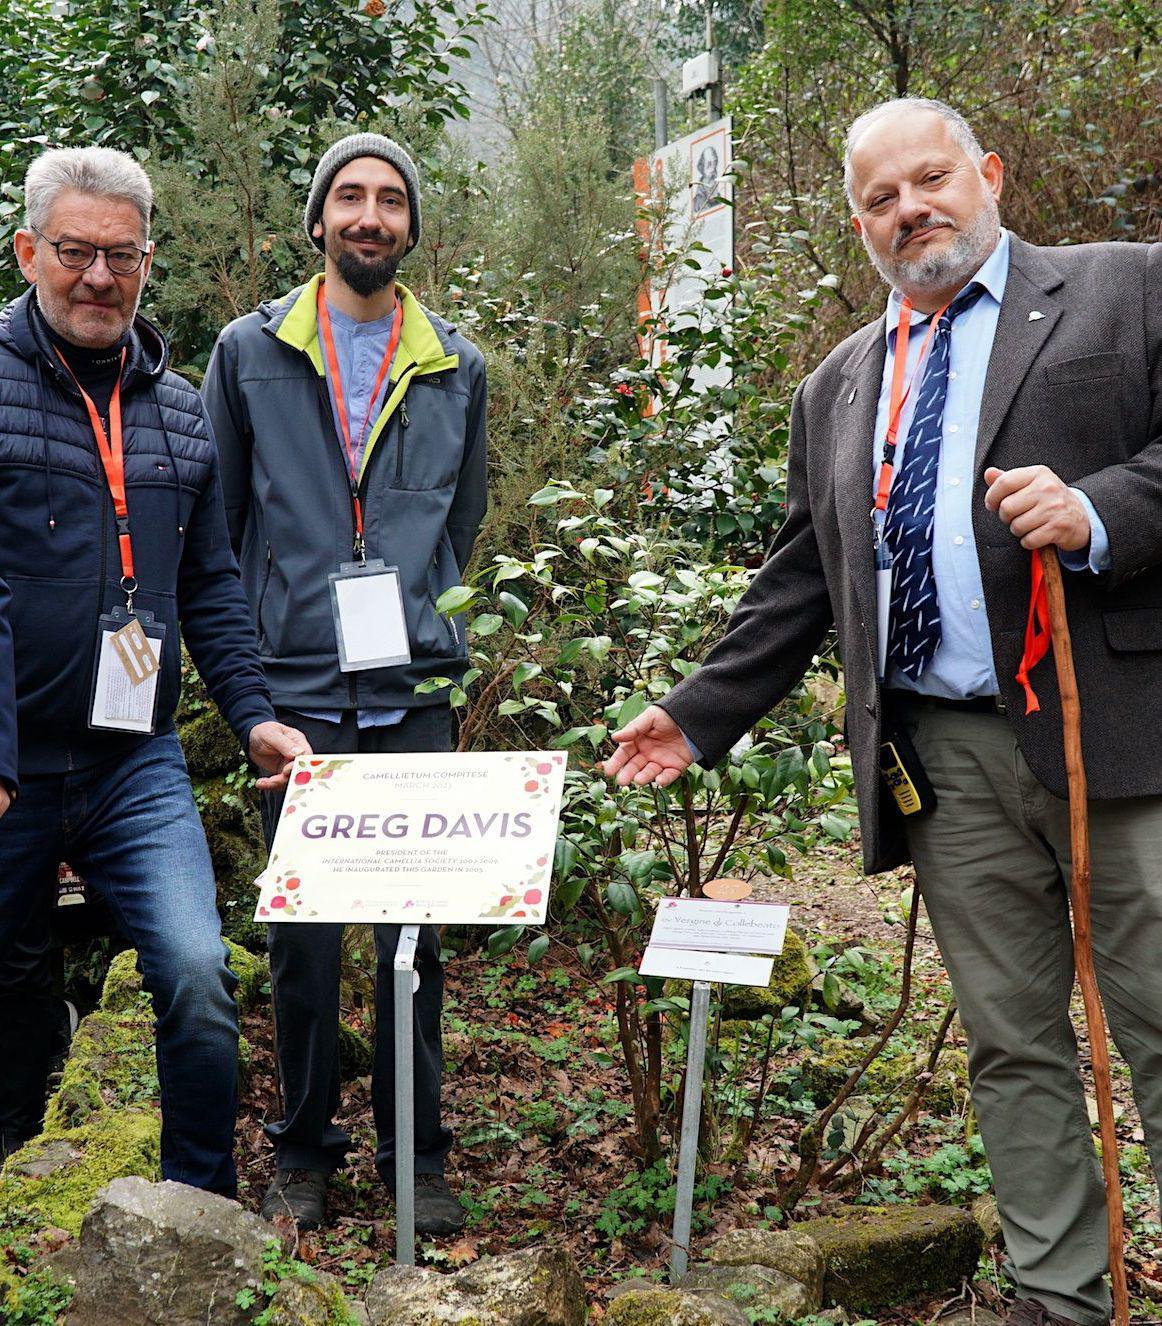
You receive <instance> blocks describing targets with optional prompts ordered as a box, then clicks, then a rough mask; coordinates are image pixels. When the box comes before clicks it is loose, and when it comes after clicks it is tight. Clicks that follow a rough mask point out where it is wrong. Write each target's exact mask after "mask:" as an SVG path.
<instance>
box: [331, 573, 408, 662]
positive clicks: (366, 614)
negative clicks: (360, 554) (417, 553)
mask: <svg viewBox="0 0 1162 1326" xmlns="http://www.w3.org/2000/svg"><path fill="white" fill-rule="evenodd" d="M327 578H328V580H329V581H330V587H331V613H332V615H333V617H334V619H335V643H336V645H337V646H338V649H339V670H340V671H341V672H362V671H364V670H366V669H367V668H386V667H392V666H395V665H396V664H401V663H410V662H411V661H412V652H411V644H410V642H409V640H408V628H407V619H406V617H405V616H404V610H403V592H402V590H401V589H400V583H399V568H398V567H395V566H386V565H385V564H384V563H383V561H382V559H380V558H372V559H371V560H369V561H367V562H343V563H342V564H341V565H340V567H339V570H338V571H332V572H331V574H330V575H329V576H328V577H327Z"/></svg>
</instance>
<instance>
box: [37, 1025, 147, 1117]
mask: <svg viewBox="0 0 1162 1326" xmlns="http://www.w3.org/2000/svg"><path fill="white" fill-rule="evenodd" d="M157 1099H158V1084H157V1061H156V1057H155V1054H154V1039H153V1016H152V1014H151V1013H150V1012H149V1011H148V1010H147V1009H137V1010H134V1011H130V1012H125V1013H114V1012H109V1011H106V1010H103V1009H102V1010H99V1011H98V1012H96V1013H90V1014H89V1016H88V1017H87V1018H85V1019H84V1020H83V1021H82V1022H81V1025H80V1026H79V1027H78V1028H77V1034H76V1035H75V1036H74V1037H73V1043H72V1046H71V1047H70V1049H69V1057H68V1059H67V1060H66V1061H65V1067H64V1072H63V1073H62V1075H61V1085H60V1089H59V1090H58V1091H57V1092H56V1094H55V1095H54V1096H53V1098H52V1099H51V1100H50V1101H49V1104H48V1110H47V1111H46V1113H45V1127H46V1128H47V1129H48V1130H49V1131H50V1132H53V1131H59V1130H63V1129H68V1128H76V1127H78V1126H81V1125H83V1124H87V1123H88V1122H89V1121H90V1120H91V1119H92V1118H93V1117H94V1116H95V1115H97V1114H99V1113H102V1112H104V1111H106V1110H109V1109H114V1110H119V1109H123V1108H124V1107H125V1106H128V1105H140V1104H149V1103H151V1102H154V1101H156V1100H157Z"/></svg>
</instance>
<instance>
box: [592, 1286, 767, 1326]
mask: <svg viewBox="0 0 1162 1326" xmlns="http://www.w3.org/2000/svg"><path fill="white" fill-rule="evenodd" d="M605 1320H606V1321H607V1322H608V1323H609V1326H750V1317H748V1316H747V1314H746V1312H745V1311H744V1310H743V1309H742V1308H740V1307H738V1306H737V1305H736V1304H734V1303H729V1302H727V1300H726V1299H724V1298H719V1297H717V1296H716V1295H713V1294H696V1293H694V1292H693V1291H692V1290H686V1289H641V1290H633V1291H632V1292H630V1293H627V1294H619V1295H618V1296H617V1298H615V1299H614V1300H613V1302H612V1303H611V1304H610V1305H609V1312H608V1313H607V1314H606V1317H605Z"/></svg>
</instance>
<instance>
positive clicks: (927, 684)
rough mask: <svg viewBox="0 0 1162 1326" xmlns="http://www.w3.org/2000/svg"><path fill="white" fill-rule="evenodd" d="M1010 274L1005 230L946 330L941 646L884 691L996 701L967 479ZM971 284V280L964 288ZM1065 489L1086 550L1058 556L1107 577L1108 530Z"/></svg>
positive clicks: (893, 305) (907, 415)
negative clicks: (970, 298) (967, 302)
mask: <svg viewBox="0 0 1162 1326" xmlns="http://www.w3.org/2000/svg"><path fill="white" fill-rule="evenodd" d="M1008 275H1009V234H1008V231H1006V230H1002V231H1001V234H1000V239H999V241H998V243H997V246H996V248H995V249H993V251H992V253H991V254H990V255H989V257H988V258H987V260H986V261H985V262H984V264H983V265H982V266H981V268H980V270H979V271H978V272H977V273H976V275H975V276H974V277H973V278H972V280H973V281H975V282H977V283H979V284H980V285H982V286H984V288H985V294H984V295H982V296H981V297H980V299H978V300H977V301H976V303H975V304H973V305H972V307H971V308H968V309H966V310H965V311H964V312H963V313H961V314H960V316H959V317H958V318H957V319H956V321H955V322H954V323H953V324H952V343H951V347H950V355H949V364H948V396H947V399H946V401H945V405H944V434H943V438H942V440H941V444H940V469H939V477H938V482H937V488H936V510H935V518H934V522H933V528H932V567H933V571H934V573H935V576H936V595H937V599H938V600H939V603H940V645H939V647H938V648H937V650H936V653H935V654H934V655H933V658H932V661H931V662H930V663H929V664H928V667H927V668H926V669H925V670H924V675H923V676H922V677H921V678H920V679H919V680H918V681H912V680H911V679H910V678H908V677H906V676H905V675H904V674H903V673H902V672H901V671H900V670H899V669H898V668H895V667H889V669H888V676H887V685H888V686H890V687H893V688H896V689H900V690H911V691H918V692H919V693H920V694H922V695H937V696H943V697H944V698H946V699H953V700H960V699H966V698H968V697H972V696H978V695H996V694H997V692H998V690H999V687H998V685H997V677H996V671H995V669H994V667H993V653H992V642H991V638H990V635H989V624H988V609H987V606H986V604H985V598H984V587H983V585H982V583H981V574H980V562H979V560H978V558H977V553H976V540H975V538H974V537H973V532H972V513H973V508H974V505H975V504H976V503H977V502H983V501H984V484H983V482H981V483H978V482H975V481H974V476H973V470H974V463H975V455H976V435H977V427H978V425H979V423H980V408H981V401H982V399H983V397H984V385H985V374H986V373H987V371H988V363H989V357H990V355H991V354H992V349H993V339H994V337H995V335H996V330H997V319H998V317H999V316H1000V311H1001V300H1002V298H1003V297H1004V293H1005V284H1006V282H1007V280H1008ZM971 284H972V282H967V283H966V285H965V288H966V289H967V286H968V285H971ZM902 301H903V296H902V295H901V294H900V292H899V291H898V290H893V291H892V292H891V294H890V295H889V296H888V308H887V317H886V321H885V327H884V334H885V336H886V338H887V354H886V356H885V359H884V374H883V381H882V384H881V387H880V398H879V405H878V408H877V411H876V431H875V446H874V447H873V449H872V451H873V455H872V463H873V467H874V472H875V473H876V474H878V473H879V466H880V459H881V456H882V454H883V439H884V435H885V434H886V432H887V427H888V407H889V400H890V396H891V389H892V363H893V359H894V356H895V345H896V329H897V327H898V325H899V320H900V305H901V303H902ZM928 323H929V318H928V317H922V316H920V317H918V316H917V315H915V314H914V315H913V319H912V323H911V327H910V330H909V337H908V357H907V360H906V370H905V372H906V376H905V381H906V382H909V381H911V380H912V375H913V374H914V372H915V371H916V367H917V361H918V359H919V355H920V350H921V347H922V346H923V343H924V339H925V336H926V335H927V331H928ZM922 371H923V369H922V368H921V372H922ZM917 386H918V384H917ZM918 394H919V392H918V390H917V389H916V387H913V390H912V391H911V392H909V395H908V399H907V400H906V401H905V403H904V408H903V410H902V412H901V415H900V429H899V438H898V442H897V446H896V453H897V454H896V463H895V472H896V474H899V473H900V466H901V465H902V464H903V457H904V451H905V449H906V447H907V436H908V428H909V426H910V424H911V420H912V411H913V408H914V406H915V400H916V397H917V396H918ZM1070 491H1071V492H1074V493H1076V494H1077V496H1078V497H1079V498H1080V499H1081V502H1082V505H1083V506H1084V507H1085V509H1086V514H1087V515H1088V517H1089V524H1090V545H1089V548H1088V550H1086V551H1084V552H1079V553H1073V554H1063V555H1062V558H1061V561H1062V565H1064V566H1065V567H1067V568H1068V569H1069V570H1071V571H1084V570H1087V569H1088V570H1091V571H1094V572H1098V571H1103V570H1105V569H1107V567H1108V564H1109V541H1108V538H1107V536H1106V530H1105V526H1104V525H1103V524H1102V522H1101V518H1100V517H1099V516H1098V514H1097V512H1096V511H1095V510H1094V508H1093V505H1092V504H1091V502H1090V501H1089V499H1088V498H1087V497H1086V495H1085V494H1084V493H1082V492H1080V491H1079V490H1078V489H1076V488H1074V489H1071V490H1070Z"/></svg>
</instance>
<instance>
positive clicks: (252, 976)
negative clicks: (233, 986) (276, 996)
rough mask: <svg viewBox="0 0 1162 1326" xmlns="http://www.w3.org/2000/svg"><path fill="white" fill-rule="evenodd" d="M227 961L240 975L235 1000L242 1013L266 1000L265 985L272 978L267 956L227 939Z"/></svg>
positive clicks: (235, 973) (233, 970) (235, 972)
mask: <svg viewBox="0 0 1162 1326" xmlns="http://www.w3.org/2000/svg"><path fill="white" fill-rule="evenodd" d="M226 948H227V951H228V952H227V957H226V962H227V964H228V965H229V967H230V970H231V971H232V972H233V973H234V975H235V976H237V977H238V989H237V990H235V991H234V1001H235V1003H237V1005H238V1011H239V1012H240V1013H247V1012H249V1011H250V1010H251V1009H252V1008H256V1007H257V1006H258V1005H259V1004H262V1003H265V1002H266V995H265V994H264V993H263V987H264V986H265V985H266V983H267V981H268V980H269V979H270V963H269V962H268V961H267V959H266V957H265V956H263V955H260V954H257V953H251V952H250V951H249V949H245V948H243V947H242V945H241V944H236V943H235V942H234V940H232V939H227V940H226Z"/></svg>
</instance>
